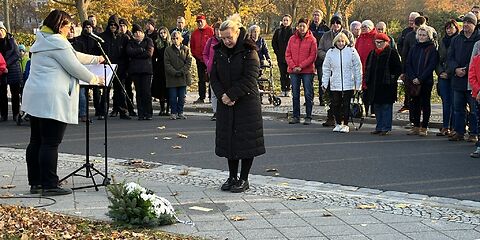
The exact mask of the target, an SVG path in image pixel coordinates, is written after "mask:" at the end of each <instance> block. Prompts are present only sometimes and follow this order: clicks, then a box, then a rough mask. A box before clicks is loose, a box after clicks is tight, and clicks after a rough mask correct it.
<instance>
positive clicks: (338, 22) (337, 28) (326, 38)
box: [317, 15, 355, 127]
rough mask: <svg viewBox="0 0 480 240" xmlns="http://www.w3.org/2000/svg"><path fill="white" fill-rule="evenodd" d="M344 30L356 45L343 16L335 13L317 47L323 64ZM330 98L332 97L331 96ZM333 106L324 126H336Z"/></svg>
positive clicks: (351, 44)
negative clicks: (335, 40)
mask: <svg viewBox="0 0 480 240" xmlns="http://www.w3.org/2000/svg"><path fill="white" fill-rule="evenodd" d="M340 32H342V33H343V34H345V36H347V38H348V41H349V46H354V45H355V44H354V43H355V40H354V37H353V34H352V33H351V32H350V31H348V30H347V29H344V28H343V25H342V17H340V16H339V15H334V16H333V17H332V18H331V19H330V31H328V32H326V33H325V34H323V36H322V38H321V39H320V42H319V43H318V49H317V54H318V59H319V61H320V62H321V64H322V65H323V61H324V60H325V56H326V54H327V51H328V50H329V49H330V48H332V47H333V39H334V38H335V37H336V36H337V35H338V34H339V33H340ZM329 89H330V88H329V87H327V88H326V90H327V92H325V93H326V94H328V95H329V96H330V90H329ZM329 99H331V98H330V97H329ZM331 109H332V107H331V106H330V108H329V110H328V112H327V121H326V122H324V123H322V126H324V127H333V126H335V120H334V116H333V112H332V110H331Z"/></svg>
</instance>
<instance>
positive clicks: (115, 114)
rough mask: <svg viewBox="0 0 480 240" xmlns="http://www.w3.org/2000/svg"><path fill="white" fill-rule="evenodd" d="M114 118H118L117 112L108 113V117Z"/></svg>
mask: <svg viewBox="0 0 480 240" xmlns="http://www.w3.org/2000/svg"><path fill="white" fill-rule="evenodd" d="M116 116H118V111H112V112H110V117H116Z"/></svg>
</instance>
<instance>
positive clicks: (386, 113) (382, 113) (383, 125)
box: [373, 103, 393, 132]
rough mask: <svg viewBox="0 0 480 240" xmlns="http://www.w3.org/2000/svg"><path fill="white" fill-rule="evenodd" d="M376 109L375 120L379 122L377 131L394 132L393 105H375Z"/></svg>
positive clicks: (376, 127)
mask: <svg viewBox="0 0 480 240" xmlns="http://www.w3.org/2000/svg"><path fill="white" fill-rule="evenodd" d="M373 107H374V108H375V113H376V114H375V118H376V120H377V126H375V130H376V131H383V132H388V131H392V118H393V104H391V103H384V104H373Z"/></svg>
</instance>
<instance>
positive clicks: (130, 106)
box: [124, 76, 135, 113]
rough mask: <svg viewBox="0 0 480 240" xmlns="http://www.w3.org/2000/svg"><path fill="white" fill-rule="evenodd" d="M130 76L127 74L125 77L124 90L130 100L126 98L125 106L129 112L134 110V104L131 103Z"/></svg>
mask: <svg viewBox="0 0 480 240" xmlns="http://www.w3.org/2000/svg"><path fill="white" fill-rule="evenodd" d="M132 84H133V82H132V78H131V77H130V76H127V77H126V78H125V85H124V86H125V91H126V92H127V96H128V98H129V99H130V100H128V99H127V108H128V112H129V113H133V112H134V111H133V110H134V108H135V107H134V105H133V88H132Z"/></svg>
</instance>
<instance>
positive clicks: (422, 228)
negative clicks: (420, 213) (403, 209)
mask: <svg viewBox="0 0 480 240" xmlns="http://www.w3.org/2000/svg"><path fill="white" fill-rule="evenodd" d="M388 225H389V226H390V227H392V228H394V229H396V230H397V231H399V232H403V233H407V232H430V231H435V229H433V228H431V227H429V226H427V225H425V224H423V223H421V222H408V223H389V224H388Z"/></svg>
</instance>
